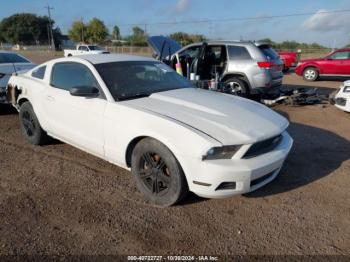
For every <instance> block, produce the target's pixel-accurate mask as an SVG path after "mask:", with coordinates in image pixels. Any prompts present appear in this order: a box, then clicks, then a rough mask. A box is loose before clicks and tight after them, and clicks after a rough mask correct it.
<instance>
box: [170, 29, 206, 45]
mask: <svg viewBox="0 0 350 262" xmlns="http://www.w3.org/2000/svg"><path fill="white" fill-rule="evenodd" d="M169 37H170V38H171V39H173V40H175V41H177V42H179V43H180V44H181V45H183V46H185V45H189V44H192V43H196V42H203V41H205V37H204V36H203V35H192V34H187V33H184V32H176V33H173V34H171V35H170V36H169Z"/></svg>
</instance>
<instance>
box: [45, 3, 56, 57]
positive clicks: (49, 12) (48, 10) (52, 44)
mask: <svg viewBox="0 0 350 262" xmlns="http://www.w3.org/2000/svg"><path fill="white" fill-rule="evenodd" d="M45 9H47V13H48V15H49V27H50V38H51V41H49V43H50V42H51V43H50V48H51V51H52V50H53V48H54V45H55V41H54V39H53V32H52V20H51V10H52V9H53V7H51V6H49V5H47V6H45Z"/></svg>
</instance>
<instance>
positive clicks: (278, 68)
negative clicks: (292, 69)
mask: <svg viewBox="0 0 350 262" xmlns="http://www.w3.org/2000/svg"><path fill="white" fill-rule="evenodd" d="M257 47H258V48H259V49H260V51H261V52H262V54H263V55H264V57H265V58H266V61H267V62H270V63H271V65H270V67H269V68H270V72H271V77H272V87H274V86H278V85H281V84H282V79H283V72H282V70H283V61H282V60H281V59H280V57H279V55H278V54H277V52H276V51H275V50H274V49H273V48H272V47H271V46H270V45H267V44H257Z"/></svg>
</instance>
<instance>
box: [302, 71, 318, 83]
mask: <svg viewBox="0 0 350 262" xmlns="http://www.w3.org/2000/svg"><path fill="white" fill-rule="evenodd" d="M318 76H319V74H318V70H317V69H316V68H315V67H307V68H305V69H304V71H303V78H304V80H306V81H311V82H312V81H316V80H317V79H318Z"/></svg>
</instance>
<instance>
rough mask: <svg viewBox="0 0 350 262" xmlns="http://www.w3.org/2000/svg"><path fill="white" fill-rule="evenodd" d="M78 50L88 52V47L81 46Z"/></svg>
mask: <svg viewBox="0 0 350 262" xmlns="http://www.w3.org/2000/svg"><path fill="white" fill-rule="evenodd" d="M78 50H80V51H88V49H87V47H86V46H79V48H78Z"/></svg>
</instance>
